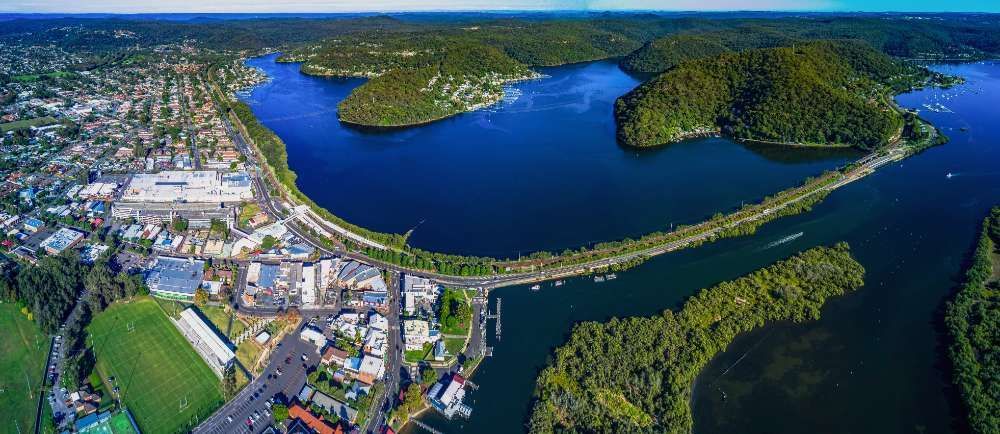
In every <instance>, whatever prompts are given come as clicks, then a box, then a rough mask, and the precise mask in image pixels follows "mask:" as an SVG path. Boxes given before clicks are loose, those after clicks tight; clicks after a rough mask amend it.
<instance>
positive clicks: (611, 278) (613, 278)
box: [605, 273, 618, 280]
mask: <svg viewBox="0 0 1000 434" xmlns="http://www.w3.org/2000/svg"><path fill="white" fill-rule="evenodd" d="M605 277H607V278H608V280H615V279H617V278H618V275H617V274H615V273H611V274H609V275H607V276H605Z"/></svg>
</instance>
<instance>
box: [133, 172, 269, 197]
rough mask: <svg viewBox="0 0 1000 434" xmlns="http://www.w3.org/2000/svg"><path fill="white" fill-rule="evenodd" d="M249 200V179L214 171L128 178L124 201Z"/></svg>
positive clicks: (165, 173)
mask: <svg viewBox="0 0 1000 434" xmlns="http://www.w3.org/2000/svg"><path fill="white" fill-rule="evenodd" d="M250 199H253V190H252V188H251V183H250V176H249V175H247V174H246V173H243V172H238V173H230V174H226V173H221V172H216V171H214V170H200V171H164V172H160V173H141V174H136V175H133V176H132V179H131V180H130V181H129V183H128V185H127V186H126V187H125V190H124V191H123V193H122V198H121V200H122V201H124V202H197V203H206V202H207V203H211V202H220V203H224V202H229V203H233V202H240V201H244V200H250Z"/></svg>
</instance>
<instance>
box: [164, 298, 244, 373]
mask: <svg viewBox="0 0 1000 434" xmlns="http://www.w3.org/2000/svg"><path fill="white" fill-rule="evenodd" d="M172 321H174V324H175V325H177V328H178V329H179V330H180V331H181V334H183V335H184V337H185V338H187V340H188V342H191V345H192V346H194V349H195V351H197V352H198V355H200V356H201V358H202V359H205V363H208V367H209V368H212V371H214V372H215V374H216V375H218V376H219V378H222V376H223V375H224V374H225V372H226V370H228V369H229V368H231V367H232V366H233V360H234V359H236V354H235V353H233V350H232V349H230V348H229V346H228V345H226V343H225V342H223V341H222V338H220V337H219V336H218V335H216V334H215V332H214V331H212V328H211V327H209V326H208V324H206V323H205V321H204V320H202V319H201V317H200V316H198V314H197V313H195V311H194V310H192V309H191V308H187V309H184V310H183V311H181V317H180V319H177V320H172Z"/></svg>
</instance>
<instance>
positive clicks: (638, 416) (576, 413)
mask: <svg viewBox="0 0 1000 434" xmlns="http://www.w3.org/2000/svg"><path fill="white" fill-rule="evenodd" d="M863 277H864V268H863V267H862V266H861V264H859V263H858V262H857V261H855V260H854V259H853V258H852V257H851V255H850V252H849V248H848V246H847V244H845V243H840V244H837V245H836V246H834V247H816V248H813V249H810V250H807V251H805V252H802V253H799V254H798V255H795V256H793V257H791V258H788V259H786V260H783V261H781V262H778V263H775V264H773V265H771V266H769V267H767V268H764V269H761V270H758V271H755V272H753V273H750V274H749V275H747V276H744V277H740V278H738V279H736V280H732V281H728V282H723V283H720V284H718V285H716V286H714V287H711V288H708V289H705V290H702V291H700V292H699V293H698V294H696V295H694V296H693V297H691V298H690V299H689V300H688V301H687V302H686V303H684V306H683V307H682V308H681V310H680V311H678V312H672V311H669V310H668V311H664V312H663V314H661V315H659V316H655V317H651V318H624V319H612V320H611V321H609V322H607V323H597V322H585V323H581V324H579V325H577V326H576V327H575V328H574V329H573V333H572V334H571V336H570V337H569V341H568V342H567V343H566V344H564V345H563V346H561V347H559V348H557V349H556V350H555V354H554V356H553V357H552V361H551V363H550V364H549V366H548V367H546V368H545V369H544V370H543V371H542V372H541V374H539V377H538V381H537V385H536V388H535V398H536V401H535V404H534V408H533V410H532V414H531V419H530V423H529V428H530V432H531V433H533V434H542V433H554V432H590V433H620V432H629V433H689V432H690V431H691V425H692V418H691V409H690V406H689V400H690V396H691V387H692V386H691V385H692V383H693V382H694V379H695V377H696V376H697V375H698V373H699V371H701V369H702V368H703V367H704V366H705V365H706V364H707V363H708V362H709V361H710V360H711V359H712V357H714V356H715V355H716V354H718V353H719V352H721V351H724V350H725V349H726V347H727V346H728V345H729V343H730V342H732V340H733V339H734V338H735V337H736V336H737V335H739V334H740V333H745V332H748V331H750V330H753V329H755V328H757V327H760V326H763V325H764V324H766V323H770V322H775V321H795V322H802V321H807V320H814V319H817V318H819V315H820V309H821V308H822V306H823V304H824V303H825V302H826V300H827V299H828V298H830V297H833V296H838V295H841V294H844V293H846V292H850V291H853V290H855V289H857V288H859V287H860V286H861V285H862V284H863Z"/></svg>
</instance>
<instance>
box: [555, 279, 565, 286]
mask: <svg viewBox="0 0 1000 434" xmlns="http://www.w3.org/2000/svg"><path fill="white" fill-rule="evenodd" d="M564 283H566V282H565V281H563V280H557V281H556V283H555V286H563V284H564Z"/></svg>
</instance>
